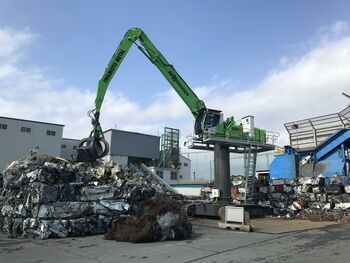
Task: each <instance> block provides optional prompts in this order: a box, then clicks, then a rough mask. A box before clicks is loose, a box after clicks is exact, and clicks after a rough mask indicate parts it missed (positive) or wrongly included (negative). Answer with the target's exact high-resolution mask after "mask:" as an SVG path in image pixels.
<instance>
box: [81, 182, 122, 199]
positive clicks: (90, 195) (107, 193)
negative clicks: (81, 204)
mask: <svg viewBox="0 0 350 263" xmlns="http://www.w3.org/2000/svg"><path fill="white" fill-rule="evenodd" d="M116 191H117V188H116V187H114V186H113V185H99V186H85V187H83V188H81V189H80V195H81V197H80V199H81V200H82V201H97V200H102V199H113V198H114V197H115V196H116Z"/></svg>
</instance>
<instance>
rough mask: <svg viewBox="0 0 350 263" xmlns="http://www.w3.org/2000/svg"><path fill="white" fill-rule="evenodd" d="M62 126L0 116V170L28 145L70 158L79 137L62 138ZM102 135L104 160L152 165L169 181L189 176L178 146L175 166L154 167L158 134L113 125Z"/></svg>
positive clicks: (22, 154)
mask: <svg viewBox="0 0 350 263" xmlns="http://www.w3.org/2000/svg"><path fill="white" fill-rule="evenodd" d="M63 127H64V125H62V124H55V123H48V122H40V121H32V120H24V119H15V118H8V117H0V138H1V139H0V170H1V171H2V170H4V169H5V168H6V167H7V166H8V165H9V164H10V163H11V162H12V161H13V160H17V159H20V158H23V157H25V156H26V155H28V154H29V153H30V151H31V150H32V149H36V151H37V153H38V154H39V155H43V154H47V155H51V156H61V157H63V158H65V159H68V160H71V159H72V154H73V152H74V150H75V149H76V147H78V145H79V140H76V139H70V138H62V134H63ZM166 129H170V128H166ZM177 131H178V130H177ZM104 136H105V139H106V141H107V143H108V144H109V146H110V151H109V153H108V155H107V156H106V157H105V159H106V160H112V161H114V162H116V163H118V164H119V165H121V166H122V167H125V166H127V164H128V162H133V163H141V162H142V163H144V164H146V165H147V166H150V167H152V170H153V171H154V172H156V173H157V174H158V175H159V176H160V177H161V178H163V180H164V181H166V182H167V183H169V184H177V183H179V182H180V181H183V180H189V179H191V160H190V159H188V158H186V157H184V156H181V155H179V149H178V148H177V150H176V153H177V155H178V156H176V155H174V154H172V155H171V156H172V158H175V159H176V162H177V164H176V167H175V166H172V167H170V166H168V167H166V166H162V167H160V168H159V167H158V166H159V164H160V163H161V161H160V156H161V153H160V150H159V149H160V137H159V136H155V135H149V134H143V133H137V132H129V131H122V130H116V129H109V130H106V131H105V132H104ZM177 140H178V137H177ZM162 145H163V144H162ZM178 145H179V144H178V142H177V147H178ZM163 147H164V145H163ZM168 161H169V160H168ZM168 164H169V162H168Z"/></svg>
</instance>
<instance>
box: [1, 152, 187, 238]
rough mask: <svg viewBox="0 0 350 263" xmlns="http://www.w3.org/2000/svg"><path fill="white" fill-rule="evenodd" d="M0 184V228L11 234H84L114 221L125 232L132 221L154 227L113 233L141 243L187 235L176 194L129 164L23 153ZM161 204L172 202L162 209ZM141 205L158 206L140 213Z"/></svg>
mask: <svg viewBox="0 0 350 263" xmlns="http://www.w3.org/2000/svg"><path fill="white" fill-rule="evenodd" d="M3 187H4V189H3V191H2V193H1V198H0V211H1V214H0V229H1V230H2V231H3V232H5V233H7V234H8V235H11V236H12V237H34V238H40V239H46V238H53V237H68V236H84V235H93V234H102V233H106V232H107V231H108V229H110V231H111V229H115V227H116V226H118V227H119V229H123V230H125V231H126V232H127V229H130V228H133V227H135V226H134V225H133V223H135V224H137V228H138V230H140V231H142V229H148V230H149V229H154V231H150V230H149V231H148V232H147V234H148V235H147V237H144V236H143V237H142V238H139V237H137V236H131V237H129V238H128V239H126V238H122V237H119V238H115V237H113V238H115V239H117V240H122V241H133V242H144V241H155V240H167V239H179V238H186V237H188V236H189V235H190V234H191V225H190V223H189V221H188V219H187V217H186V216H185V215H184V214H183V213H182V211H181V203H180V201H179V200H178V199H179V196H178V195H174V193H173V192H171V191H169V189H168V188H167V187H166V186H165V185H163V184H161V183H160V181H159V180H155V178H153V177H152V176H149V175H148V174H147V173H143V172H142V171H141V168H137V167H136V168H135V167H134V166H133V168H127V169H121V168H120V167H119V166H118V165H117V164H115V163H113V162H108V163H104V162H96V163H74V162H68V161H66V160H64V159H60V158H53V157H49V156H42V157H39V158H36V157H35V158H27V159H22V160H18V161H15V162H13V163H12V164H11V165H10V166H9V167H8V168H7V169H6V170H5V171H4V172H3ZM159 200H161V201H159ZM141 204H142V205H141ZM165 204H173V205H172V206H171V208H167V206H166V205H165ZM140 206H142V208H143V209H146V208H147V207H149V208H150V207H157V206H160V207H161V209H149V210H147V209H146V210H147V211H144V213H142V212H140ZM169 207H170V206H169ZM144 215H148V221H147V222H144V224H143V225H140V224H138V222H139V221H140V220H141V217H142V216H144ZM164 218H166V219H167V220H165V219H164ZM141 221H142V220H141ZM131 232H132V231H131ZM110 233H111V232H109V234H108V235H107V237H108V238H110V237H111V234H110ZM129 233H130V231H129Z"/></svg>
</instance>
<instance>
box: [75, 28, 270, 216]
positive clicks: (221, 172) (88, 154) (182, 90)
mask: <svg viewBox="0 0 350 263" xmlns="http://www.w3.org/2000/svg"><path fill="white" fill-rule="evenodd" d="M132 44H135V45H136V46H137V48H138V49H139V50H140V51H141V52H142V53H143V54H144V55H145V56H146V57H147V58H148V59H149V61H150V62H152V63H153V64H154V65H155V66H156V67H157V68H158V69H159V71H160V72H161V73H162V74H163V76H164V77H165V78H166V79H167V80H168V82H169V83H170V85H171V86H172V87H173V88H174V90H175V91H176V92H177V94H178V95H179V96H180V98H181V99H182V100H183V102H184V103H185V104H186V105H187V107H188V108H189V110H190V111H191V113H192V115H193V117H194V118H195V124H194V134H195V136H194V141H196V142H197V143H199V144H201V146H198V147H202V148H197V149H205V150H213V151H214V169H215V187H216V188H218V189H219V195H220V196H219V197H218V200H220V205H218V204H216V205H214V204H213V205H207V206H206V205H204V206H203V205H202V206H200V207H197V208H198V209H197V210H198V211H200V210H201V209H202V214H204V215H214V216H216V215H217V212H218V209H219V207H220V206H222V205H223V204H228V203H230V201H231V195H230V186H231V181H230V167H229V162H230V159H229V153H230V152H236V153H244V156H245V157H244V158H245V175H246V178H247V179H248V178H250V179H249V180H246V181H247V183H246V191H247V193H252V192H253V191H252V189H253V187H254V185H253V181H254V180H253V176H254V175H255V164H256V155H257V152H259V151H266V150H271V149H273V147H271V145H267V144H266V138H267V136H266V131H265V130H263V129H259V128H255V127H254V125H253V117H251V116H248V117H247V118H245V119H242V123H236V122H235V120H234V118H233V116H230V117H228V118H227V119H226V120H224V118H223V114H222V112H221V110H215V109H208V108H207V107H206V105H205V103H204V102H203V101H202V100H200V99H199V98H198V97H197V95H196V94H195V93H194V92H193V90H192V89H191V88H190V87H189V86H188V85H187V83H186V82H185V81H184V80H183V79H182V77H181V76H180V75H179V73H178V72H177V71H176V70H175V68H174V67H173V66H172V65H171V64H170V63H169V62H168V61H167V60H166V58H165V57H164V56H163V55H162V53H160V51H159V50H158V49H157V48H156V47H155V46H154V44H153V43H152V42H151V41H150V39H149V38H148V37H147V36H146V34H145V33H144V32H143V31H142V30H141V29H139V28H132V29H129V30H128V31H127V32H126V34H125V36H124V37H123V39H122V41H121V42H120V44H119V46H118V48H117V50H116V51H115V53H114V54H113V56H112V58H111V60H110V61H109V63H108V66H107V68H106V69H105V72H104V74H103V76H102V77H101V79H100V80H99V82H98V89H97V94H96V99H95V109H93V110H91V111H89V116H90V117H91V120H92V121H91V122H92V126H93V128H92V131H91V134H90V136H89V137H88V138H85V139H82V140H81V142H80V145H79V147H78V148H77V150H76V154H75V159H76V160H77V161H88V162H93V161H95V160H96V159H98V158H102V157H104V156H106V155H107V154H108V151H109V145H108V143H107V142H106V140H105V139H104V136H103V130H102V128H101V125H100V122H99V118H100V111H101V106H102V103H103V99H104V97H105V94H106V91H107V88H108V86H109V84H110V82H111V80H112V78H113V76H114V74H115V73H116V71H117V70H118V68H119V66H120V65H121V63H122V62H123V59H124V58H125V56H126V55H127V53H128V51H129V49H130V48H131V46H132ZM243 120H244V121H243ZM247 126H248V131H247V130H245V128H246V127H247ZM193 149H195V148H194V147H193ZM248 188H249V189H250V190H249V189H248ZM246 197H248V194H246ZM249 198H252V196H250V197H249Z"/></svg>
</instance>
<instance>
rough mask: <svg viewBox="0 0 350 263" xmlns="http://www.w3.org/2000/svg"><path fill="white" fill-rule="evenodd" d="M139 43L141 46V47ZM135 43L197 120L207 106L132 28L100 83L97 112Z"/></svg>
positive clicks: (151, 45) (147, 39) (145, 37)
mask: <svg viewBox="0 0 350 263" xmlns="http://www.w3.org/2000/svg"><path fill="white" fill-rule="evenodd" d="M138 42H139V43H140V44H141V45H139V44H138ZM133 43H135V44H136V45H137V47H138V48H139V49H140V50H141V52H142V53H143V54H144V55H145V56H146V57H147V58H148V59H149V60H150V61H151V62H152V63H153V64H154V65H156V67H157V68H158V69H159V70H160V72H161V73H162V74H163V75H164V77H165V78H166V79H167V80H168V81H169V83H170V85H171V86H172V87H173V88H174V89H175V91H176V92H177V94H179V96H180V97H181V98H182V100H183V101H184V102H185V104H186V105H187V106H188V108H189V109H190V111H191V112H192V114H193V116H194V117H195V118H197V117H198V115H199V114H201V112H203V111H204V110H206V107H205V104H204V102H203V101H201V100H200V99H199V98H198V97H197V95H196V94H195V93H194V92H193V91H192V90H191V88H190V87H189V86H188V85H187V84H186V82H185V81H184V80H183V79H182V78H181V76H180V75H179V74H178V73H177V71H176V70H175V68H174V67H173V66H172V65H170V64H169V63H168V61H167V60H166V59H165V57H164V56H163V55H162V54H161V53H160V52H159V50H158V49H157V48H156V47H155V46H154V45H153V43H152V42H151V40H149V38H148V37H147V36H146V34H145V33H144V32H143V31H142V30H141V29H139V28H132V29H129V30H128V32H126V34H125V36H124V38H123V39H122V41H121V42H120V44H119V46H118V48H117V50H116V51H115V53H114V54H113V57H112V58H111V60H110V62H109V63H108V66H107V68H106V70H105V72H104V74H103V76H102V78H101V79H100V80H99V82H98V89H97V94H96V99H95V110H96V113H97V114H99V112H100V109H101V106H102V103H103V99H104V96H105V94H106V91H107V88H108V85H109V83H110V82H111V80H112V78H113V76H114V74H115V73H116V71H117V70H118V68H119V66H120V64H121V63H122V61H123V59H124V58H125V56H126V54H127V53H128V51H129V49H130V47H131V45H132V44H133Z"/></svg>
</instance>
